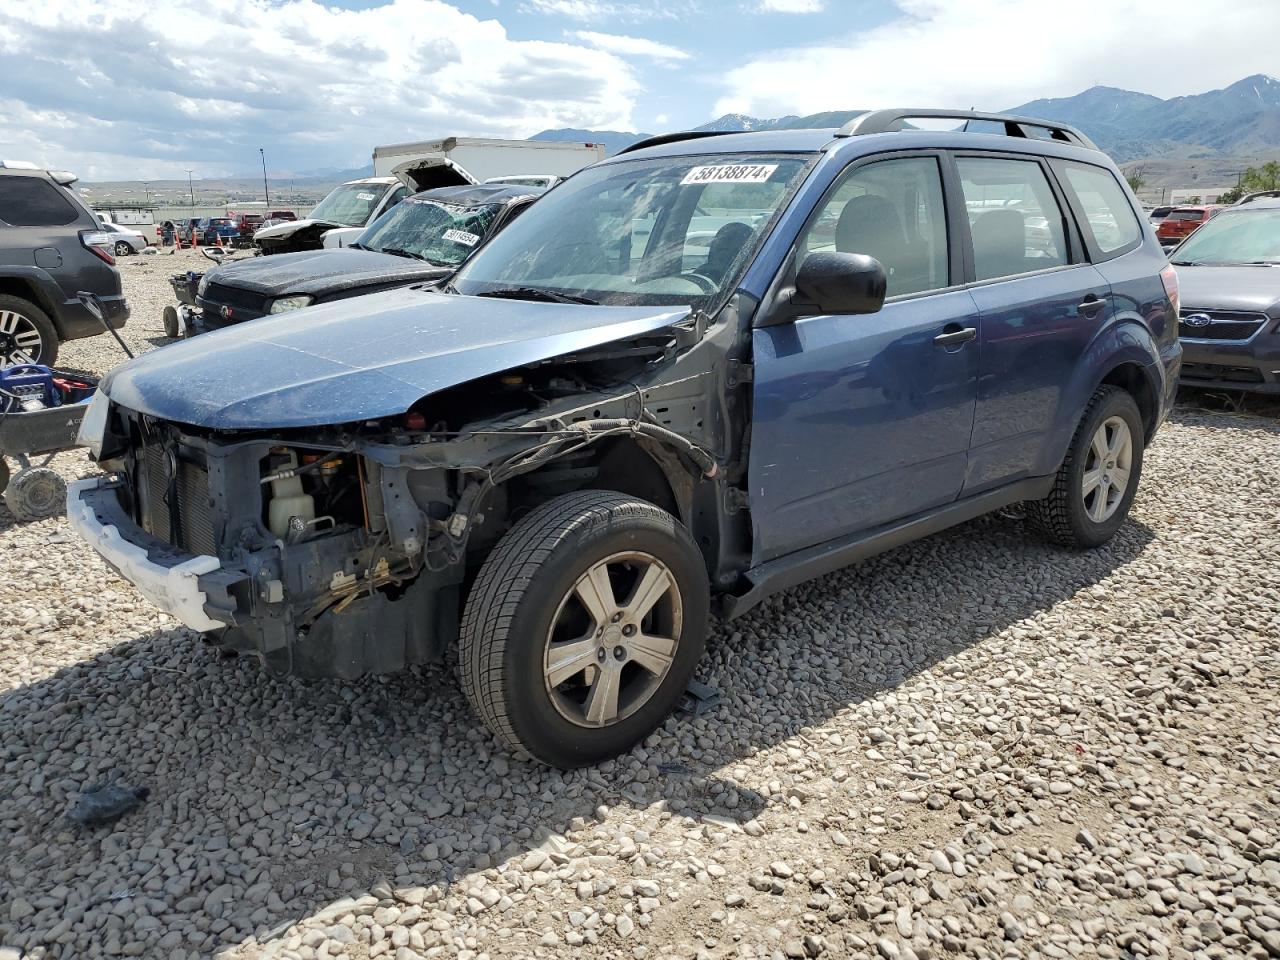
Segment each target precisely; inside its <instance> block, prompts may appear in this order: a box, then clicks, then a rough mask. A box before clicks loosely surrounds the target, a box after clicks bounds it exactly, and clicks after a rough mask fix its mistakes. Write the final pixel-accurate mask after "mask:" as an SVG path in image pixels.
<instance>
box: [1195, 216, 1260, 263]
mask: <svg viewBox="0 0 1280 960" xmlns="http://www.w3.org/2000/svg"><path fill="white" fill-rule="evenodd" d="M1177 258H1178V262H1179V263H1280V208H1276V209H1271V210H1251V211H1246V210H1240V211H1238V212H1229V213H1220V214H1218V215H1217V216H1216V217H1214V218H1213V219H1212V220H1210V221H1209V222H1208V223H1206V224H1205V225H1204V226H1203V227H1201V228H1200V229H1199V230H1197V231H1196V232H1195V233H1193V234H1192V235H1191V236H1190V237H1188V238H1187V241H1186V243H1184V244H1183V245H1182V246H1180V247H1179V248H1178V253H1177Z"/></svg>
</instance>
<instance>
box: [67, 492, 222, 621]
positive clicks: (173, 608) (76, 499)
mask: <svg viewBox="0 0 1280 960" xmlns="http://www.w3.org/2000/svg"><path fill="white" fill-rule="evenodd" d="M105 482H106V481H104V480H103V479H101V478H93V479H89V480H77V481H75V482H74V483H72V484H71V485H70V486H68V487H67V519H68V520H69V521H70V522H71V526H72V528H73V529H74V530H75V531H76V533H78V534H79V535H80V536H81V537H82V538H84V540H85V541H86V542H87V543H88V544H89V545H90V546H91V547H93V549H95V550H97V551H98V553H100V554H102V557H103V559H104V560H106V561H107V563H109V564H111V566H112V567H114V568H115V570H116V572H118V573H119V574H120V576H122V577H124V578H125V579H126V580H128V581H129V582H130V583H132V584H133V585H134V586H135V587H137V588H138V592H139V593H141V594H142V595H143V596H144V597H146V598H147V599H148V600H150V601H151V602H152V603H154V604H155V605H156V606H157V607H159V608H160V609H161V610H163V611H164V612H165V613H168V614H171V615H172V616H175V617H177V618H178V619H179V620H181V621H182V622H183V623H185V624H186V625H187V626H188V627H190V628H191V629H193V630H202V631H203V630H216V629H218V628H220V627H224V626H226V624H224V623H221V622H219V621H217V620H213V619H211V618H210V617H209V616H208V615H207V614H206V613H205V612H204V604H205V600H206V597H205V594H204V591H202V590H201V589H200V586H199V579H200V577H201V576H202V575H203V574H206V573H212V572H213V571H215V570H217V569H218V568H219V567H220V566H221V564H220V563H219V562H218V558H217V557H209V556H200V557H192V558H191V559H190V560H186V561H184V562H182V563H179V564H177V565H175V566H171V567H166V566H163V565H161V564H158V563H155V562H153V561H152V560H151V559H150V558H149V557H148V556H147V551H146V550H145V549H143V548H142V547H140V546H138V545H137V544H135V543H130V542H129V541H128V540H125V539H124V538H123V537H122V536H121V535H120V531H119V530H118V529H117V528H116V527H115V525H114V524H110V523H103V522H101V521H100V520H99V519H98V517H97V514H95V513H94V511H93V508H92V507H91V506H89V504H87V503H85V502H84V501H83V500H82V499H81V494H82V493H86V492H89V491H92V490H97V489H99V488H100V487H102V486H103V485H104V484H105Z"/></svg>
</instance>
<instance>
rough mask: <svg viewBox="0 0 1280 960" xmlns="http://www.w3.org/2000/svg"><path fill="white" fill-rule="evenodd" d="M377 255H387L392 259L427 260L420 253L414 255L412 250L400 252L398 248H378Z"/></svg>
mask: <svg viewBox="0 0 1280 960" xmlns="http://www.w3.org/2000/svg"><path fill="white" fill-rule="evenodd" d="M378 252H379V253H389V254H391V255H392V256H393V257H409V258H410V259H411V260H425V259H427V258H426V257H424V256H423V255H422V254H420V253H414V252H413V251H412V250H401V249H400V248H399V247H379V248H378Z"/></svg>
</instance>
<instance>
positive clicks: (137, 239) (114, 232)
mask: <svg viewBox="0 0 1280 960" xmlns="http://www.w3.org/2000/svg"><path fill="white" fill-rule="evenodd" d="M102 232H103V233H106V234H109V235H110V237H111V252H112V253H114V254H115V255H116V256H117V257H127V256H128V255H129V254H131V253H141V252H142V251H143V250H145V249H146V248H147V247H148V246H150V244H151V241H149V240H148V239H147V238H146V237H145V236H144V235H143V234H142V233H141V232H139V231H137V230H134V229H133V228H132V227H125V226H121V225H120V224H118V223H112V222H111V221H110V220H103V221H102Z"/></svg>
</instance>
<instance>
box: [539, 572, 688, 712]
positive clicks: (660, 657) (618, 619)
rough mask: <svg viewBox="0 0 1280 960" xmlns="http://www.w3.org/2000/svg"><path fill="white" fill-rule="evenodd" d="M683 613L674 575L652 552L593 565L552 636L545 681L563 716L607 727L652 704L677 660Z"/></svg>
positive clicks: (555, 621) (563, 607)
mask: <svg viewBox="0 0 1280 960" xmlns="http://www.w3.org/2000/svg"><path fill="white" fill-rule="evenodd" d="M619 597H622V598H623V599H622V600H619V599H618V598H619ZM683 612H684V611H683V603H682V600H681V596H680V588H679V586H678V585H677V583H676V579H675V577H674V576H673V575H672V573H671V571H670V570H669V569H667V567H666V566H665V565H664V564H663V563H662V562H661V561H660V560H658V559H657V558H656V557H654V556H652V555H651V554H648V553H644V552H641V551H627V552H625V553H615V554H613V555H612V556H609V557H606V558H605V559H603V560H600V561H598V562H596V563H593V564H592V565H591V566H590V567H588V568H587V571H586V572H585V573H584V574H583V575H582V576H581V577H579V578H578V580H577V582H576V583H575V584H574V585H573V586H572V587H571V588H570V589H569V591H568V593H566V594H565V596H564V597H563V598H562V599H561V601H560V604H559V607H558V608H557V609H556V613H555V616H554V617H553V618H552V620H551V626H550V629H549V630H548V632H547V640H546V648H545V652H544V654H543V680H544V682H545V684H546V689H547V693H548V695H549V696H550V698H551V702H552V704H553V705H554V706H555V708H556V710H557V711H558V712H559V713H560V715H561V716H563V717H564V718H565V719H566V720H568V721H570V722H571V723H574V724H577V725H578V726H582V727H606V726H609V725H611V724H614V723H617V722H618V721H620V720H623V719H625V718H626V717H628V716H630V715H631V714H633V713H635V712H636V711H637V710H639V709H640V708H641V707H643V706H644V705H645V704H646V703H648V702H649V700H650V699H651V698H652V697H653V695H654V694H655V693H656V692H657V690H658V688H659V686H661V684H662V680H663V678H664V677H665V676H666V675H667V672H668V671H669V670H670V669H671V664H672V662H673V661H674V660H675V656H676V649H677V647H678V646H679V644H680V633H681V628H682V626H683Z"/></svg>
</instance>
